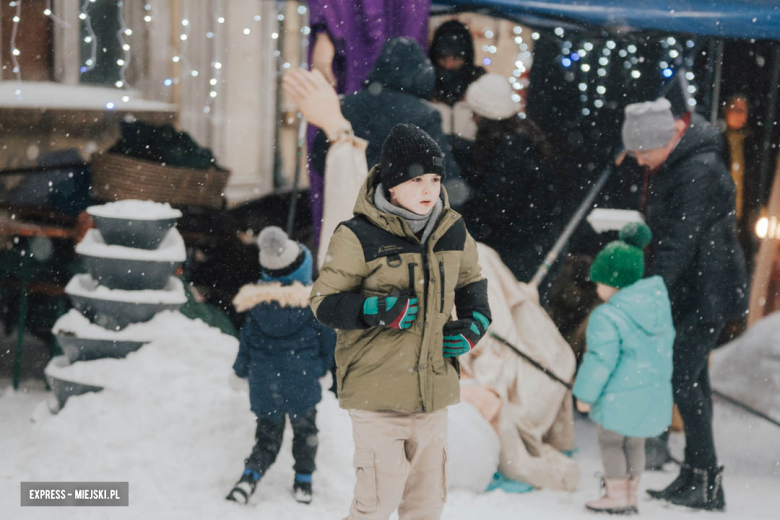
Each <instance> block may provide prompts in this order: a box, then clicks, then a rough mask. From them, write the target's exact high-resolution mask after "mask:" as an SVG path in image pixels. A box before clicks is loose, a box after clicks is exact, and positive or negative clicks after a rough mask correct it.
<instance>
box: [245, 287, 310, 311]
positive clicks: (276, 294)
mask: <svg viewBox="0 0 780 520" xmlns="http://www.w3.org/2000/svg"><path fill="white" fill-rule="evenodd" d="M309 293H311V285H303V284H302V283H300V282H293V283H292V284H291V285H282V284H281V283H279V282H269V283H261V284H249V285H245V286H243V287H242V288H241V290H240V291H238V294H237V295H236V297H235V298H233V306H234V307H235V308H236V310H237V311H238V312H246V311H248V310H250V309H252V308H254V307H256V306H257V305H259V304H261V303H271V302H276V303H278V304H279V306H281V307H299V308H302V307H307V306H308V305H309Z"/></svg>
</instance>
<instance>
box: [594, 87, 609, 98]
mask: <svg viewBox="0 0 780 520" xmlns="http://www.w3.org/2000/svg"><path fill="white" fill-rule="evenodd" d="M596 92H598V93H599V94H601V95H602V96H603V95H604V94H606V93H607V87H605V86H604V85H599V86H598V87H596Z"/></svg>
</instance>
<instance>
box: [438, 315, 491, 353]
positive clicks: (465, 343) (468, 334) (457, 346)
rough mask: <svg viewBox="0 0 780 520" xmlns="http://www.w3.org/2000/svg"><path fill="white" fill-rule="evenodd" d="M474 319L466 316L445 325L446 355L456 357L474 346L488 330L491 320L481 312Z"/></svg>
mask: <svg viewBox="0 0 780 520" xmlns="http://www.w3.org/2000/svg"><path fill="white" fill-rule="evenodd" d="M471 314H472V316H473V317H474V318H473V319H470V318H465V319H462V320H458V321H451V322H449V323H447V324H445V325H444V357H456V356H460V355H462V354H465V353H466V352H468V351H470V350H471V349H473V348H474V346H475V345H476V344H477V342H478V341H479V340H480V339H481V338H482V336H484V335H485V332H487V328H488V325H490V321H489V320H488V319H487V318H486V317H485V316H484V315H482V314H481V313H479V312H476V311H475V312H472V313H471Z"/></svg>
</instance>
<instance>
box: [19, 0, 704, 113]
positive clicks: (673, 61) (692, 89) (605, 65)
mask: <svg viewBox="0 0 780 520" xmlns="http://www.w3.org/2000/svg"><path fill="white" fill-rule="evenodd" d="M97 2H115V3H116V11H117V22H118V26H119V29H118V30H117V33H116V38H117V41H118V43H119V49H120V56H119V57H118V58H117V59H116V67H117V80H116V81H115V83H114V86H115V87H116V88H117V90H119V91H122V96H121V100H122V102H125V103H126V102H128V101H129V100H130V96H131V93H132V89H131V85H130V84H129V83H128V80H127V75H126V73H127V70H128V67H129V65H130V62H131V58H132V55H131V41H130V40H131V37H132V36H133V30H132V29H130V28H129V27H128V26H127V25H126V23H125V19H124V15H123V12H124V9H125V5H126V4H125V1H124V0H82V2H81V3H80V9H79V14H78V18H79V21H80V24H79V25H80V26H81V27H80V28H79V30H80V31H82V32H83V33H86V34H84V36H83V37H82V41H83V42H84V43H86V44H88V45H89V47H88V52H87V53H85V54H86V56H85V59H84V61H83V62H82V64H81V65H80V67H79V71H80V73H81V74H85V73H88V72H90V71H92V70H94V68H95V67H96V65H97V62H98V51H99V49H100V48H102V46H101V45H100V42H99V41H98V36H97V34H96V33H95V30H94V28H93V25H92V19H91V17H90V13H89V9H90V6H92V5H94V4H96V3H97ZM189 4H190V3H189V2H182V15H181V20H180V24H179V25H178V26H179V27H180V32H179V37H178V41H179V45H178V49H177V51H176V54H175V55H174V56H172V57H171V61H172V62H173V63H174V64H179V66H178V67H177V70H178V74H177V75H176V76H171V77H168V78H165V79H164V81H163V85H164V86H165V87H171V86H173V85H179V84H181V83H182V82H184V81H188V80H197V79H198V78H199V77H200V76H204V78H203V79H200V81H203V80H204V79H205V78H206V77H207V78H208V79H207V81H208V88H207V92H208V94H207V95H206V97H205V99H204V102H203V112H204V114H210V113H211V111H212V105H213V103H214V100H215V98H216V97H217V96H218V95H219V87H220V85H221V83H222V81H223V80H222V74H223V61H222V59H221V56H220V53H221V47H222V45H221V42H220V40H219V37H218V33H219V32H220V31H221V30H224V28H225V23H226V18H225V16H224V14H223V13H221V12H220V11H221V9H220V8H221V7H222V5H223V2H218V1H212V2H210V13H209V20H208V21H209V23H208V24H207V25H208V30H207V31H205V37H206V39H208V40H209V41H210V43H209V50H210V54H211V60H210V67H209V71H208V73H203V74H201V71H199V70H197V69H196V68H193V66H192V63H191V61H190V59H189V53H188V50H189V41H190V39H191V38H192V37H195V36H196V35H194V34H191V31H192V23H191V20H190V17H189V12H188V9H189ZM8 5H9V6H10V7H13V8H15V11H14V16H13V18H12V21H13V25H12V28H11V35H10V42H9V43H10V49H11V53H10V60H11V64H12V72H13V74H14V77H15V78H16V80H17V81H18V82H19V88H17V90H16V91H15V94H16V95H17V96H18V97H21V88H22V85H23V84H22V72H21V65H20V57H21V54H22V52H21V50H20V49H19V48H18V47H17V45H16V42H17V35H18V28H19V24H20V22H21V17H22V12H23V11H22V5H23V0H11V1H9V2H8ZM127 5H131V4H127ZM307 13H308V9H307V8H306V7H305V6H304V5H300V6H298V8H297V14H298V15H300V16H302V17H306V15H307ZM43 14H44V15H45V16H47V17H49V18H50V19H51V20H52V22H53V23H55V24H57V25H59V26H61V27H64V28H66V29H72V27H71V24H68V23H67V21H65V20H63V19H62V18H61V17H60V16H57V15H56V14H55V13H54V12H53V9H52V1H51V0H47V1H46V4H45V9H44V10H43ZM153 20H154V13H153V12H152V5H151V4H150V3H146V4H144V5H143V21H144V22H145V23H146V24H151V23H152V22H153ZM254 21H255V22H261V21H262V17H261V15H260V14H257V15H255V16H254ZM277 21H278V22H279V23H283V22H284V14H282V13H278V14H277ZM252 30H253V28H252V26H251V24H247V25H245V26H244V27H243V28H242V29H241V31H242V33H243V35H244V36H249V35H250V34H252ZM524 30H525V29H524V28H523V27H522V26H520V25H515V26H514V27H513V28H512V31H513V34H512V37H513V41H514V43H515V44H516V45H517V46H518V47H517V53H516V55H515V60H514V70H513V71H512V75H511V76H509V77H508V78H507V79H508V81H509V82H510V83H511V84H512V87H513V89H514V91H515V92H514V93H513V96H512V99H513V100H514V101H515V102H520V101H521V95H520V94H521V92H520V91H522V90H523V89H524V88H525V79H524V75H525V74H526V72H527V70H528V68H529V67H530V65H531V62H532V59H533V56H532V53H531V52H530V50H529V49H530V46H529V43H530V42H529V41H527V38H529V36H530V39H531V40H538V39H539V38H540V34H539V33H538V32H532V33H531V34H530V35H529V34H527V33H524ZM310 32H311V29H310V27H308V25H307V24H306V23H304V24H303V26H302V29H301V37H302V38H301V43H302V44H303V48H304V49H305V48H306V47H307V46H308V44H309V41H308V36H309V34H310ZM553 33H554V35H555V36H556V37H557V40H558V45H559V50H560V55H559V57H558V63H559V65H560V66H561V67H562V68H563V69H564V78H565V79H566V80H567V81H576V83H577V91H578V99H579V103H580V112H581V114H582V115H583V116H588V115H590V114H591V112H592V111H594V110H598V109H601V108H603V107H604V106H605V105H606V104H607V80H608V78H610V77H611V76H612V75H613V73H614V72H615V71H614V69H615V67H616V66H619V67H620V69H621V71H622V72H621V73H622V74H623V79H624V80H625V81H627V82H632V81H637V80H640V79H641V77H642V74H643V72H642V71H643V70H645V71H646V70H647V67H646V66H645V57H644V56H642V51H641V48H642V46H643V45H642V44H641V42H640V41H639V40H637V39H635V38H633V37H632V36H630V35H629V36H628V37H626V38H623V41H622V42H621V43H618V42H616V41H615V40H613V39H608V38H606V37H605V38H601V39H598V38H596V39H588V38H581V37H579V35H577V34H568V33H567V30H566V29H564V28H563V27H556V28H555V29H554V30H553ZM483 34H484V36H485V37H486V38H487V39H489V40H492V39H493V38H494V37H495V36H496V35H495V34H494V32H493V30H491V29H488V30H486V31H484V33H483ZM279 37H280V35H279V32H277V31H274V32H272V34H271V40H272V42H273V44H274V46H275V47H277V48H276V49H275V50H274V56H275V57H276V58H277V59H278V60H279V67H278V68H279V70H280V71H283V70H284V69H287V68H289V67H290V66H291V65H290V63H289V62H286V61H283V59H282V56H281V51H280V50H279V49H278V46H277V45H276V43H277V41H278V39H279ZM647 43H648V41H645V44H647ZM656 43H658V44H659V45H660V47H661V48H662V51H663V52H662V57H661V58H660V59H659V61H658V64H657V65H658V69H659V70H660V74H661V76H663V77H664V78H671V77H672V76H673V75H674V73H675V69H676V68H678V67H679V66H683V67H685V69H686V73H685V74H686V79H687V80H688V82H689V84H688V86H687V89H688V93H689V94H690V97H689V100H688V103H689V104H690V105H691V107H694V106H695V105H696V98H695V95H696V94H697V93H698V91H699V88H698V86H697V85H695V84H694V83H693V81H694V79H695V75H694V73H693V72H692V70H691V69H692V66H693V57H692V56H691V55H688V56H687V57H686V56H685V53H686V52H688V51H691V50H692V49H694V48H695V43H694V42H693V41H692V40H685V41H682V40H678V39H677V38H675V37H674V36H665V37H662V38H660V39H659V40H658V41H657V42H656ZM638 44H639V45H638ZM482 50H483V51H484V52H485V53H486V54H487V56H486V57H485V58H483V65H485V66H488V65H490V64H491V62H492V61H493V58H492V57H491V56H492V55H495V54H496V53H497V52H498V48H497V47H496V45H494V44H493V43H492V42H491V43H489V44H486V45H483V46H482ZM104 51H105V49H104ZM689 54H690V53H689ZM304 61H305V60H304ZM106 108H107V109H109V110H111V109H114V108H115V104H114V103H111V102H109V103H107V104H106ZM520 115H521V117H522V116H523V114H520Z"/></svg>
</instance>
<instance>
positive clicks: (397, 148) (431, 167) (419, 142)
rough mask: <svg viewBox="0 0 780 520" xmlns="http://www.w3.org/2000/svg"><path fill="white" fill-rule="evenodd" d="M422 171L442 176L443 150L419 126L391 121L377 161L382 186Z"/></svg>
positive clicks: (387, 186) (393, 184)
mask: <svg viewBox="0 0 780 520" xmlns="http://www.w3.org/2000/svg"><path fill="white" fill-rule="evenodd" d="M426 173H434V174H436V175H441V176H442V178H444V177H445V174H444V152H442V151H441V148H439V145H438V144H436V141H434V140H433V138H432V137H431V136H430V135H428V134H427V133H425V131H424V130H423V129H421V128H420V127H418V126H415V125H409V124H400V125H395V126H394V127H393V129H392V130H391V131H390V135H388V136H387V139H385V142H384V143H383V144H382V156H381V159H380V161H379V175H380V178H381V181H382V186H383V187H384V188H385V189H387V190H389V189H390V188H393V187H395V186H398V185H399V184H401V183H404V182H406V181H408V180H410V179H414V178H415V177H419V176H421V175H425V174H426Z"/></svg>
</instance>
